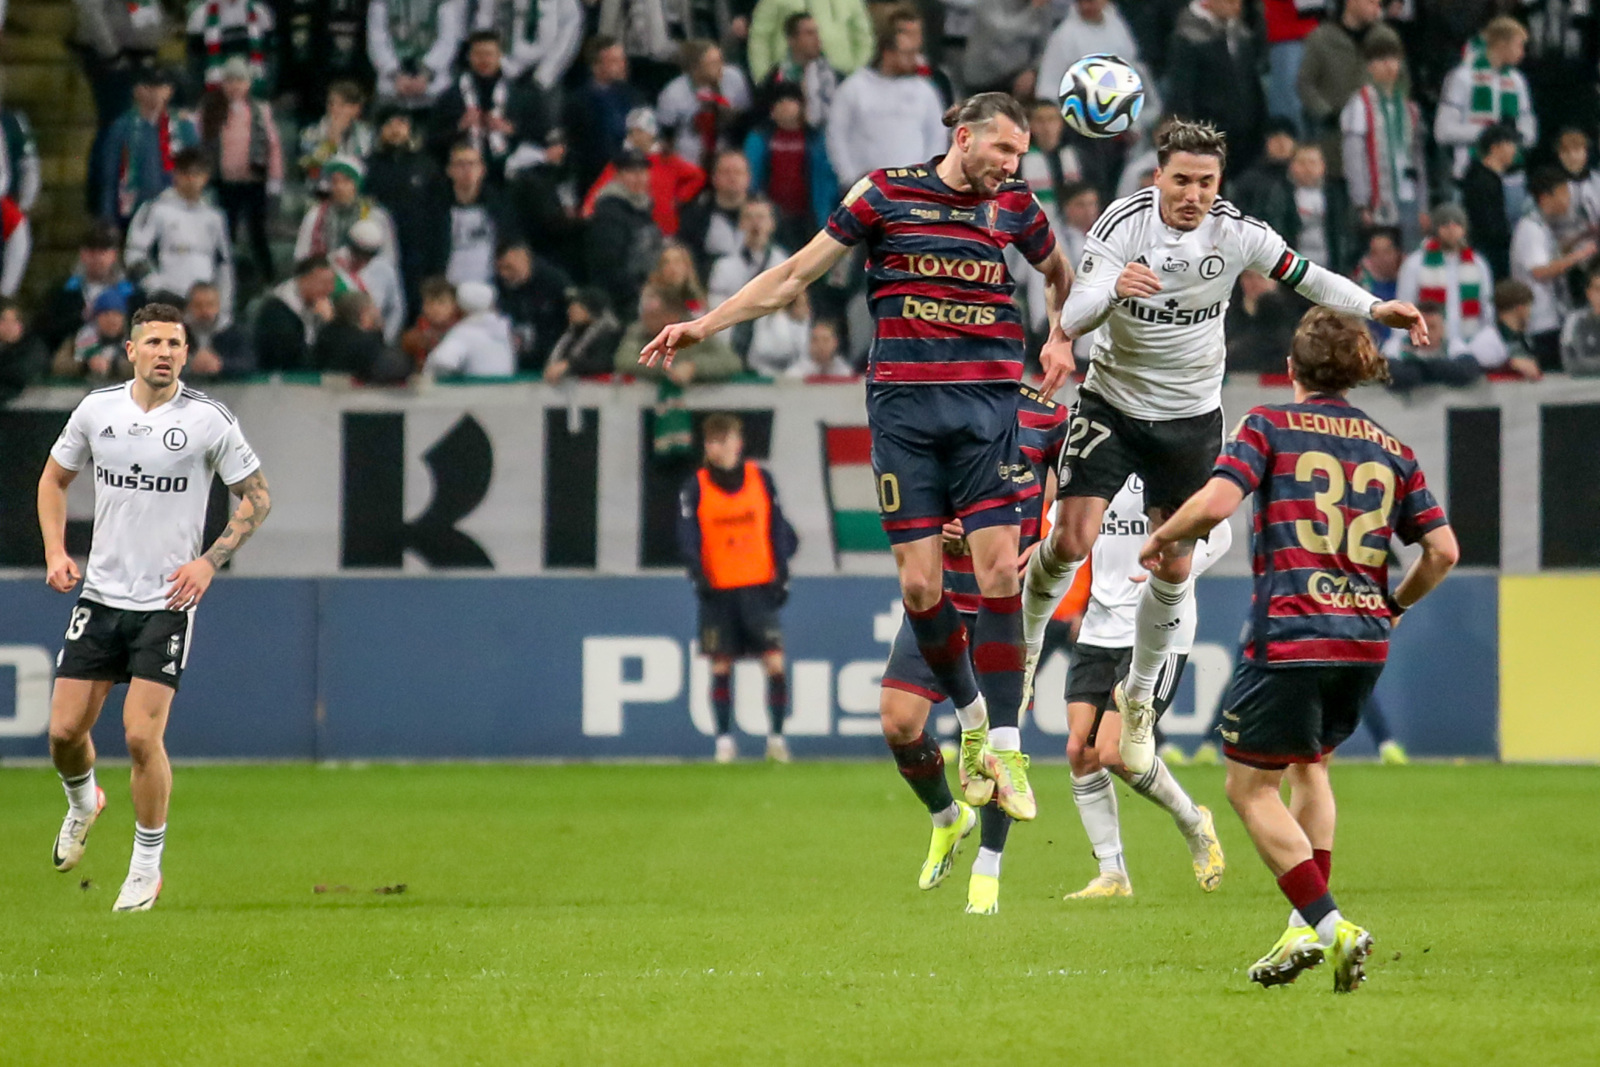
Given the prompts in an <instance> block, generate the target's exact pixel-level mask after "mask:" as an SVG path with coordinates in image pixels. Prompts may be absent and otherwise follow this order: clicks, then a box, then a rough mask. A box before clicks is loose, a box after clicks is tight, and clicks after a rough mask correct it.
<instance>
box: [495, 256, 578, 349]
mask: <svg viewBox="0 0 1600 1067" xmlns="http://www.w3.org/2000/svg"><path fill="white" fill-rule="evenodd" d="M495 273H496V277H495V288H496V296H497V297H498V303H499V307H500V311H501V313H502V314H504V315H505V317H506V319H507V320H509V321H510V323H511V341H512V346H511V347H512V352H513V354H514V355H515V356H516V357H517V369H518V370H519V371H522V372H524V373H529V374H537V373H539V372H540V371H542V370H544V363H545V360H546V359H547V358H548V357H549V355H550V349H552V348H554V347H555V343H556V338H558V337H560V336H561V331H562V330H563V329H565V328H566V318H567V291H568V290H569V289H571V288H572V279H571V278H569V277H567V274H566V272H565V271H563V270H562V269H561V268H559V267H556V266H554V265H552V264H550V263H547V262H545V261H544V260H542V259H539V258H538V257H537V256H535V255H534V254H533V250H532V249H530V248H529V247H528V243H527V242H526V241H520V240H519V241H513V242H511V243H510V244H507V245H503V246H501V249H500V254H499V255H498V256H497V257H496V258H495Z"/></svg>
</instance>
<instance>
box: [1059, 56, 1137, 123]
mask: <svg viewBox="0 0 1600 1067" xmlns="http://www.w3.org/2000/svg"><path fill="white" fill-rule="evenodd" d="M1058 99H1059V100H1060V101H1061V117H1062V118H1063V119H1065V120H1066V121H1067V125H1068V126H1069V127H1071V128H1072V129H1073V130H1074V131H1076V132H1077V133H1081V134H1082V135H1083V136H1085V137H1115V136H1117V134H1119V133H1126V132H1128V131H1129V130H1130V129H1132V128H1133V123H1134V120H1136V119H1137V118H1138V117H1139V110H1140V109H1141V108H1143V107H1144V82H1143V81H1142V80H1141V79H1140V77H1139V72H1138V71H1136V70H1134V69H1133V65H1132V64H1131V63H1128V62H1127V61H1126V60H1123V59H1121V58H1120V57H1118V56H1113V55H1106V54H1103V53H1102V54H1098V55H1092V56H1084V57H1083V58H1082V59H1080V60H1078V61H1077V62H1076V63H1074V64H1072V66H1071V67H1068V68H1067V73H1066V74H1065V75H1063V76H1062V78H1061V89H1060V93H1059V97H1058Z"/></svg>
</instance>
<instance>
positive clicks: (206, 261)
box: [124, 148, 234, 323]
mask: <svg viewBox="0 0 1600 1067" xmlns="http://www.w3.org/2000/svg"><path fill="white" fill-rule="evenodd" d="M210 180H211V173H210V169H209V167H208V166H207V164H206V161H205V158H204V157H203V156H202V155H201V154H200V151H199V150H198V149H194V148H188V149H184V150H183V151H182V152H179V153H178V154H177V155H176V156H175V157H174V158H173V161H172V187H171V188H170V189H167V190H165V191H163V192H162V193H161V195H160V196H158V197H156V198H155V199H154V200H151V201H148V202H146V203H145V204H144V205H143V206H142V207H140V208H139V210H138V211H136V212H134V215H133V220H132V221H131V222H129V223H128V242H127V249H126V251H125V253H124V262H125V263H126V264H127V269H128V272H129V273H130V274H135V275H137V274H138V273H139V271H140V270H141V269H145V273H144V275H143V277H142V278H140V281H139V285H140V287H141V288H142V289H144V291H145V292H146V293H155V292H167V293H173V294H175V295H176V296H178V297H180V298H182V299H183V300H187V299H188V295H189V290H190V288H192V287H193V286H194V284H195V283H196V282H210V283H211V284H213V285H215V286H216V287H217V296H218V297H219V298H220V299H221V301H222V321H223V322H224V323H227V322H231V321H232V320H233V291H234V290H233V243H232V241H231V240H229V237H228V222H227V219H225V218H224V217H223V215H222V212H220V211H218V210H217V209H216V208H214V207H212V206H211V204H210V202H209V201H207V200H206V198H205V190H206V183H207V182H208V181H210Z"/></svg>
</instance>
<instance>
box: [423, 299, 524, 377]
mask: <svg viewBox="0 0 1600 1067" xmlns="http://www.w3.org/2000/svg"><path fill="white" fill-rule="evenodd" d="M456 303H458V304H459V305H460V306H461V321H459V322H457V323H456V324H455V325H454V326H452V327H450V331H449V332H448V333H446V334H445V335H444V337H443V338H442V339H441V340H440V341H439V344H438V345H437V346H435V348H434V350H433V351H432V352H430V353H429V354H428V362H427V364H426V365H425V366H424V367H423V370H425V371H426V372H427V373H429V374H431V375H433V376H434V377H435V378H509V377H510V376H511V375H513V374H515V373H517V357H516V354H515V353H514V352H513V350H512V340H511V324H510V323H509V322H507V321H506V317H505V316H504V315H502V314H500V313H499V312H498V311H497V310H495V304H494V286H492V285H488V284H486V283H484V282H463V283H462V284H460V285H458V286H456Z"/></svg>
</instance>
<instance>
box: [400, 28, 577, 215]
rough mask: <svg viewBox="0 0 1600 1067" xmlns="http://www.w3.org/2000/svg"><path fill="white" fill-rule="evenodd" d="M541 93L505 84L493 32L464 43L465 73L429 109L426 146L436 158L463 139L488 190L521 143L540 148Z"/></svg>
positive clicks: (545, 125)
mask: <svg viewBox="0 0 1600 1067" xmlns="http://www.w3.org/2000/svg"><path fill="white" fill-rule="evenodd" d="M546 112H547V106H546V103H545V99H544V91H543V90H542V89H540V88H539V87H538V85H537V84H518V83H515V82H513V81H512V80H511V77H510V76H509V75H508V74H507V73H506V72H505V68H504V67H503V66H502V63H501V52H500V40H499V38H498V37H496V36H495V34H494V31H493V30H478V31H477V32H475V33H474V34H472V36H471V37H469V38H468V39H467V64H466V69H465V70H463V71H462V72H461V74H460V75H459V76H458V77H457V78H456V79H455V80H454V81H453V82H452V83H451V85H450V87H449V88H448V89H446V90H445V91H444V92H443V93H441V94H440V95H439V100H438V102H437V103H436V104H434V106H433V116H432V130H431V132H430V134H429V141H430V143H431V144H432V145H433V148H434V151H436V152H438V153H440V154H441V155H443V154H446V153H448V152H449V150H450V146H451V145H453V144H455V143H456V142H458V141H460V140H462V139H466V140H467V141H469V142H471V144H472V145H473V146H474V147H475V148H477V150H478V152H479V154H480V155H482V157H483V162H484V165H485V166H486V167H487V168H488V180H489V182H490V183H491V184H493V185H500V184H501V183H502V182H504V181H505V175H506V161H507V160H508V159H509V158H510V157H511V155H512V153H514V152H516V151H517V149H518V148H519V147H521V146H522V145H523V144H524V143H528V144H534V145H541V144H543V143H544V135H545V132H546V130H548V129H549V126H550V120H549V117H548V115H547V114H546Z"/></svg>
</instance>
